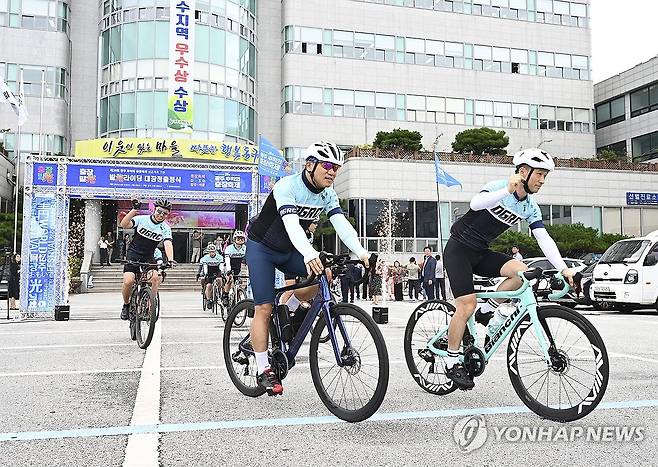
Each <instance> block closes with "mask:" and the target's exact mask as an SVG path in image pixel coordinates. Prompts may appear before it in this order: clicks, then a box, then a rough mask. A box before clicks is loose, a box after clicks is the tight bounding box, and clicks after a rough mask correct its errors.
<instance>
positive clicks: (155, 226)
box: [120, 199, 174, 320]
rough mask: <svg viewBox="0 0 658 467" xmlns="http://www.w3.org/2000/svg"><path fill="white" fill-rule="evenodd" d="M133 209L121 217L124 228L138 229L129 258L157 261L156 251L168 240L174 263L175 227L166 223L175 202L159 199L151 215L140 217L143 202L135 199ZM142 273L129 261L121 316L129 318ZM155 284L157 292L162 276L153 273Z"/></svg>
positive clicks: (124, 283) (153, 284)
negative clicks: (137, 276)
mask: <svg viewBox="0 0 658 467" xmlns="http://www.w3.org/2000/svg"><path fill="white" fill-rule="evenodd" d="M132 205H133V209H131V210H130V212H128V214H126V216H125V217H124V218H123V219H122V220H121V224H120V225H121V227H122V228H124V229H129V228H134V229H135V234H134V235H133V240H132V242H130V246H129V247H128V251H127V252H126V259H127V260H129V261H137V262H142V263H154V264H155V258H154V251H155V249H156V247H157V246H158V243H160V242H164V248H165V253H166V255H167V258H168V259H169V261H170V262H171V263H173V262H174V246H173V244H172V235H171V228H170V227H169V225H168V224H167V223H166V222H165V219H166V218H167V215H168V214H169V213H170V212H171V202H170V201H169V200H166V199H159V200H157V201H156V202H155V209H154V210H153V214H152V215H150V216H147V215H142V216H138V215H137V213H138V209H139V207H140V205H141V203H140V202H139V200H136V199H134V200H132ZM139 273H140V268H139V267H138V266H135V265H132V264H126V265H125V266H124V267H123V287H122V289H121V293H122V295H123V307H122V309H121V319H123V320H127V319H128V313H129V310H130V304H129V303H130V292H131V291H132V286H133V284H134V283H135V277H136V275H137V274H139ZM151 285H152V286H153V293H154V294H157V293H158V286H159V285H160V276H159V275H158V274H151Z"/></svg>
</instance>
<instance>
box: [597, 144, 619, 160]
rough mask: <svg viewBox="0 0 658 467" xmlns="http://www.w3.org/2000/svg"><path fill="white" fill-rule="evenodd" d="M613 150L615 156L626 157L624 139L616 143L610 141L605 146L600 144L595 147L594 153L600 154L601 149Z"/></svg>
mask: <svg viewBox="0 0 658 467" xmlns="http://www.w3.org/2000/svg"><path fill="white" fill-rule="evenodd" d="M606 150H608V151H613V152H614V153H615V154H616V155H617V157H620V158H622V157H626V155H627V150H626V141H619V142H617V143H612V144H608V145H607V146H601V147H600V148H596V153H597V154H601V153H602V152H603V151H606Z"/></svg>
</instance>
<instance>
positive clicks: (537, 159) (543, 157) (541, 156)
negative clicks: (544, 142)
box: [512, 148, 555, 172]
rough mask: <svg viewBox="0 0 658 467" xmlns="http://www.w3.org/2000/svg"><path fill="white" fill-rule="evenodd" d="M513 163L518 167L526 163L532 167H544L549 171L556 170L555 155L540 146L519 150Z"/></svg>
mask: <svg viewBox="0 0 658 467" xmlns="http://www.w3.org/2000/svg"><path fill="white" fill-rule="evenodd" d="M512 163H513V164H514V166H515V167H517V168H518V167H519V166H520V165H523V164H525V165H527V166H528V167H530V168H532V169H544V170H548V171H549V172H552V171H553V170H555V162H554V161H553V157H552V156H551V155H550V154H549V153H547V152H546V151H544V150H543V149H539V148H530V149H524V150H523V151H519V152H517V153H516V154H514V158H513V161H512Z"/></svg>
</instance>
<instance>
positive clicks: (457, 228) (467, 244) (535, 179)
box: [443, 148, 574, 389]
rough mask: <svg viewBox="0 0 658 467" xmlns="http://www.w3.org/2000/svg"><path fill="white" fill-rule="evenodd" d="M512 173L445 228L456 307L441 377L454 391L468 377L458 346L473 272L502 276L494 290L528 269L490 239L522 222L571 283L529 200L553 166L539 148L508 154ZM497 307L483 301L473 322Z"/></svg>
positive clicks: (470, 306) (471, 306) (471, 305)
mask: <svg viewBox="0 0 658 467" xmlns="http://www.w3.org/2000/svg"><path fill="white" fill-rule="evenodd" d="M513 164H514V166H515V167H516V170H515V173H514V174H513V175H512V176H511V177H510V178H509V180H498V181H494V182H490V183H488V184H486V185H485V186H484V188H483V189H482V191H481V192H480V193H478V194H477V195H475V197H473V199H472V200H471V203H470V210H469V211H468V212H467V213H466V214H465V215H464V216H463V217H461V218H460V219H459V220H458V221H457V222H455V224H454V225H453V226H452V228H451V230H450V239H449V240H448V243H447V245H446V248H445V251H444V254H443V258H444V265H445V268H446V271H447V273H448V278H449V279H450V288H451V289H452V293H453V295H454V296H455V305H456V308H457V310H456V311H455V314H454V315H453V317H452V319H451V321H450V327H449V328H448V357H447V359H446V376H447V377H448V378H450V379H451V380H452V381H454V382H455V384H456V385H457V386H458V387H459V388H460V389H471V388H473V386H474V383H473V379H472V378H471V376H470V375H469V373H468V372H467V371H466V370H465V369H464V367H463V365H462V364H460V363H459V346H460V344H461V341H462V338H463V336H464V331H465V329H466V322H467V321H468V319H469V318H470V316H471V315H472V314H473V312H474V311H475V308H476V306H477V299H476V296H475V289H474V287H473V274H474V273H475V274H477V275H480V276H484V277H506V278H507V279H505V280H504V281H503V282H502V283H501V284H500V286H499V287H498V290H499V291H506V290H515V289H518V288H519V287H521V279H520V278H519V277H518V273H519V272H522V271H526V270H527V269H528V267H527V266H526V265H525V264H524V263H522V262H521V261H519V260H516V259H513V258H511V257H509V256H507V255H505V254H502V253H497V252H494V251H492V250H490V249H489V245H490V243H491V242H492V241H493V240H494V239H496V238H497V237H498V236H499V235H500V234H502V233H503V232H505V231H506V230H507V229H509V228H510V227H511V226H513V225H516V224H518V223H519V222H520V221H521V220H524V221H526V222H527V223H528V224H529V226H530V229H531V230H532V234H533V236H534V237H535V239H536V240H537V243H538V244H539V247H540V248H541V250H542V251H543V252H544V255H546V257H547V258H548V260H549V261H550V262H551V264H552V265H553V266H555V268H556V269H557V270H558V271H561V272H562V274H563V275H564V276H565V278H567V280H568V281H569V283H570V284H571V285H573V275H574V271H572V270H571V269H568V268H567V265H566V263H565V262H564V260H563V259H562V256H561V255H560V251H559V250H558V248H557V245H556V244H555V242H554V241H553V239H552V238H551V236H550V235H549V234H548V232H547V231H546V229H545V228H544V223H543V222H542V214H541V210H540V209H539V205H538V204H537V202H536V201H535V200H534V198H533V196H532V195H533V194H534V193H537V192H538V191H539V190H540V189H541V187H542V186H543V185H544V183H545V181H546V176H547V175H548V173H549V172H551V171H553V170H554V169H555V163H554V161H553V158H552V157H551V155H550V154H548V153H547V152H546V151H543V150H541V149H535V148H532V149H525V150H523V151H519V152H518V153H516V154H515V155H514V158H513ZM498 305H499V303H498V302H496V301H489V302H487V303H485V304H484V305H483V306H482V307H481V308H480V310H478V311H477V312H476V314H475V319H476V321H477V322H479V323H481V324H484V325H486V324H487V323H488V322H489V320H490V319H491V317H492V316H493V310H494V309H495V308H496V307H497V306H498Z"/></svg>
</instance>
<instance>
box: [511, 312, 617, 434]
mask: <svg viewBox="0 0 658 467" xmlns="http://www.w3.org/2000/svg"><path fill="white" fill-rule="evenodd" d="M537 312H538V315H539V320H540V322H541V324H542V329H543V334H544V338H545V340H546V342H547V343H549V345H550V340H549V338H548V336H549V333H550V336H552V339H553V342H554V345H550V347H549V356H550V360H551V362H550V365H549V364H547V363H546V361H545V360H544V357H543V355H542V352H541V350H540V346H539V341H538V339H537V336H536V334H535V332H534V328H533V326H532V323H531V321H530V317H529V316H526V318H525V319H523V320H522V321H521V322H520V323H519V324H517V326H516V328H514V331H513V332H512V336H511V337H510V341H509V344H508V346H507V367H508V373H509V377H510V380H511V382H512V386H513V387H514V390H515V391H516V393H517V394H518V396H519V397H520V398H521V400H522V401H523V403H524V404H525V405H527V406H528V408H529V409H530V410H532V411H533V412H535V413H536V414H537V415H539V416H540V417H543V418H547V419H549V420H554V421H558V422H571V421H574V420H578V419H579V418H582V417H584V416H585V415H587V414H589V413H590V412H591V411H592V410H594V409H595V408H596V406H597V405H598V404H599V402H600V401H601V399H602V398H603V394H605V390H606V388H607V386H608V370H609V361H608V353H607V351H606V348H605V344H604V342H603V340H602V339H601V336H600V335H599V333H598V331H597V330H596V328H595V327H594V326H593V325H592V323H590V322H589V321H588V320H587V319H586V318H585V317H584V316H582V315H581V314H580V313H578V312H576V311H574V310H571V309H568V308H564V307H561V306H557V305H550V306H546V307H541V308H539V309H538V310H537Z"/></svg>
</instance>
